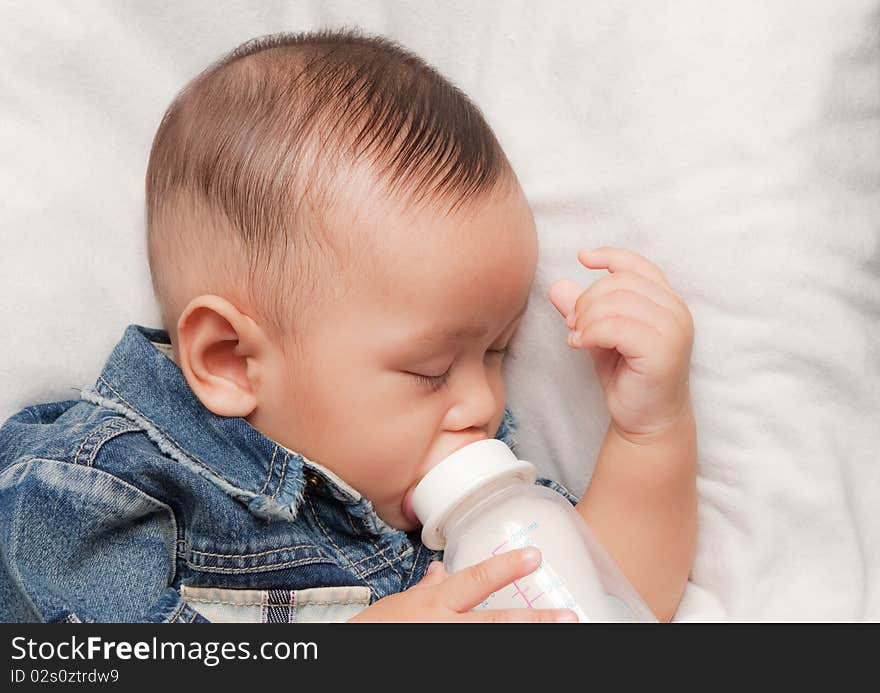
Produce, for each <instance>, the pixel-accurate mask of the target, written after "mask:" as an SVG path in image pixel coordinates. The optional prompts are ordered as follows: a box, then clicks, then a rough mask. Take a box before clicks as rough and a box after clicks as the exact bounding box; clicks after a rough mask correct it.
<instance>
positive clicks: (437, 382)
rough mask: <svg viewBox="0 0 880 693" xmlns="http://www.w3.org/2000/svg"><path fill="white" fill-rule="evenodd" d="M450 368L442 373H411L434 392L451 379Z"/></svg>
mask: <svg viewBox="0 0 880 693" xmlns="http://www.w3.org/2000/svg"><path fill="white" fill-rule="evenodd" d="M449 370H452V369H451V368H450V369H449ZM449 370H447V371H446V372H445V373H443V374H441V375H422V374H421V373H410V375H411V376H412V377H414V378H415V379H416V380H417V381H419V382H420V383H421V384H423V385H426V386H427V387H428V388H429V389H430V390H431V391H432V392H436V391H437V390H439V389H440V388H442V387H443V386H444V385H446V383H447V381H448V380H449Z"/></svg>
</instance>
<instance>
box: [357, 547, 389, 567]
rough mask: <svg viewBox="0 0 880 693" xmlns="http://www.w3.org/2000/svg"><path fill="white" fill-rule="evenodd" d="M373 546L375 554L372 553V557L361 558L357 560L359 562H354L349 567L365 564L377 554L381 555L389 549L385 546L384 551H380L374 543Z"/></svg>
mask: <svg viewBox="0 0 880 693" xmlns="http://www.w3.org/2000/svg"><path fill="white" fill-rule="evenodd" d="M373 546H374V547H375V548H376V553H374V554H372V555H370V556H367V557H366V558H362V559H361V560H359V561H357V562H355V563H352V564H351V565H352V566H356V565H360V564H361V563H366V562H367V561H370V560H372V559H374V558H376V557H377V556H378V555H379V554H383V553H385V552H386V551H387V550H388V549H390V548H391V547H390V546H386V547H385V548H384V549H380V548H379V547H378V546H376V543H375V542H373ZM386 562H387V559H386Z"/></svg>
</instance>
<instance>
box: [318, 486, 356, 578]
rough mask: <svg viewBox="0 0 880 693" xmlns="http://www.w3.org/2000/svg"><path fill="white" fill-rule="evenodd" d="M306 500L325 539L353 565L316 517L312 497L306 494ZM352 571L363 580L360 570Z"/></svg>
mask: <svg viewBox="0 0 880 693" xmlns="http://www.w3.org/2000/svg"><path fill="white" fill-rule="evenodd" d="M306 502H307V503H308V504H309V509H310V510H311V511H312V516H313V517H314V518H315V522H316V523H317V524H318V527H320V529H321V532H323V534H324V536H325V537H327V541H329V542H330V543H331V544H333V547H334V548H335V549H336V550H337V551H338V552H339V553H340V554H341V555H342V556H344V557H345V560H347V561H348V565H349V566H351V567H354V564H353V563H352V560H351V558H350V557H349V555H348V554H347V553H345V551H343V550H342V549H341V548H339V545H338V544H337V543H336V542H335V541H333V538H332V537H331V536H330V533H329V532H328V531H327V528H326V527H324V524H323V523H322V522H321V518H320V517H318V513H317V512H316V511H315V506H314V504H313V503H312V499H311V498H309V497H308V496H306ZM354 572H355V575H356V576H357V577H358V578H359V579H360V580H363V579H364V576H363V574H362V573H360V571H358V570H355V571H354Z"/></svg>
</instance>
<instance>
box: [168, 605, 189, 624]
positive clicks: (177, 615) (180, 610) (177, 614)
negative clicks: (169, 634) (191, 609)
mask: <svg viewBox="0 0 880 693" xmlns="http://www.w3.org/2000/svg"><path fill="white" fill-rule="evenodd" d="M185 606H186V602H180V606H178V607H177V611H175V612H174V616H172V617H171V618H170V619H168V622H169V623H179V621H178V619H179V618H180V614H181V613H183V607H185Z"/></svg>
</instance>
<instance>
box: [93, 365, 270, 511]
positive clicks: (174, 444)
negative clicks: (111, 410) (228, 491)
mask: <svg viewBox="0 0 880 693" xmlns="http://www.w3.org/2000/svg"><path fill="white" fill-rule="evenodd" d="M98 380H100V381H101V382H102V383H104V385H106V386H107V388H108V389H109V390H110V391H111V392H112V393H113V394H114V395H116V396H117V397H118V398H119V399H120V400H121V401H122V402H125V404H127V405H128V407H129V408H130V409H131V411H133V412H135V413H136V415H137V416H139V417H140V418H141V419H143V420H144V421H146V422H147V424H148V425H149V426H151V427H152V428H153V429H154V431H155V432H156V435H158V436H160V437H161V438H162V439H163V440H164V441H166V443H167V444H168V445H169V447H172V448H174V449H175V450H176V451H177V453H178V454H179V455H180V456H181V457H183V458H185V459H186V460H188V461H190V462H192V463H193V464H194V465H196V466H197V467H200V468H201V469H203V470H204V471H205V472H207V473H208V474H211V475H212V476H215V477H217V478H218V479H220V480H221V481H223V482H224V483H225V484H227V485H228V486H229V487H230V488H232V489H235V490H237V491H242V492H244V493H246V494H247V495H248V496H256V495H258V494H255V493H253V491H246V490H245V489H242V488H239V487H238V486H236V485H235V484H234V483H232V482H231V481H230V480H229V479H227V478H226V477H225V476H223V475H222V474H220V473H219V472H217V471H216V470H214V469H213V468H211V467H210V466H208V465H207V464H205V463H204V462H203V461H202V460H200V459H199V458H198V457H195V456H194V455H191V454H189V453H188V452H186V451H185V450H184V449H183V447H182V446H181V445H180V443H178V442H177V441H176V440H175V439H174V438H173V437H172V436H171V435H170V434H169V433H168V432H167V431H165V430H164V429H161V428H159V425H158V424H157V423H156V422H155V421H153V420H152V419H151V418H150V417H148V416H146V415H145V414H144V413H143V412H142V411H141V410H140V409H138V408H137V407H135V406H134V405H133V404H132V403H131V402H129V401H128V400H127V399H125V397H123V396H122V395H121V394H119V393H118V392H117V391H116V390H115V389H114V388H113V386H112V385H111V384H110V383H108V382H107V381H106V380H104V378H103V376H98ZM95 394H96V395H97V396H98V397H99V398H101V399H104V401H106V402H108V403H111V404H114V405H115V406H117V407H119V406H120V405H119V404H118V403H115V402H113V401H112V400H109V399H106V398H103V397H102V396H101V394H100V393H98V392H96V393H95ZM83 395H84V397H85V396H87V395H88V393H87V392H83ZM86 401H91V400H89V399H87V398H86ZM99 406H101V405H100V404H99ZM135 423H137V422H135ZM148 434H149V432H148ZM160 449H161V448H160ZM166 454H167V453H166Z"/></svg>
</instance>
